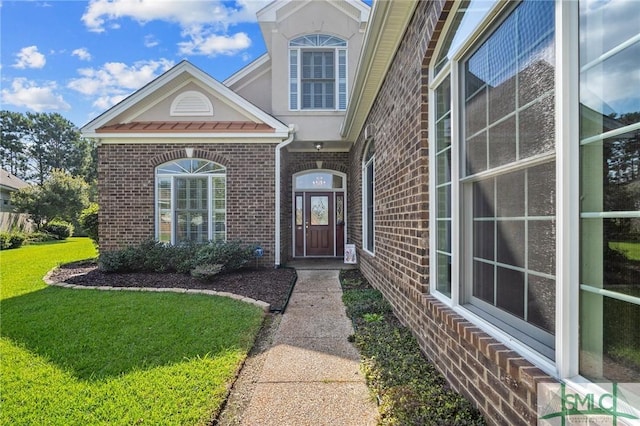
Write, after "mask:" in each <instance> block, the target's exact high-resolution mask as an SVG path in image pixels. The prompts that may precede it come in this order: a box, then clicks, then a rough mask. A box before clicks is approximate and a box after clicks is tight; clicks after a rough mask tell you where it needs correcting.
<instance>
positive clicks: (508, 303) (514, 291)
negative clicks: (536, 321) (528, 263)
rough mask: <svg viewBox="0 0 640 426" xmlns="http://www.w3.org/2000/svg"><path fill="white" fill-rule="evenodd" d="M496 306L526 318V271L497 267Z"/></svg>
mask: <svg viewBox="0 0 640 426" xmlns="http://www.w3.org/2000/svg"><path fill="white" fill-rule="evenodd" d="M496 273H497V277H496V306H497V307H498V308H501V309H504V310H505V311H507V312H510V313H511V314H513V315H515V316H517V317H519V318H524V293H525V292H524V273H523V272H520V271H515V270H513V269H507V268H501V267H497V268H496Z"/></svg>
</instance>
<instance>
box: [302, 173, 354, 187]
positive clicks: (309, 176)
mask: <svg viewBox="0 0 640 426" xmlns="http://www.w3.org/2000/svg"><path fill="white" fill-rule="evenodd" d="M295 186H296V189H298V190H304V189H342V188H344V178H343V177H342V176H340V175H337V174H334V173H332V172H327V171H313V172H309V173H304V174H300V175H297V176H296V177H295Z"/></svg>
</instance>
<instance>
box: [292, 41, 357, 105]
mask: <svg viewBox="0 0 640 426" xmlns="http://www.w3.org/2000/svg"><path fill="white" fill-rule="evenodd" d="M336 64H337V65H336ZM336 68H337V71H336ZM336 100H337V101H336ZM289 109H291V110H301V109H315V110H340V111H343V110H346V109H347V42H346V41H345V40H342V39H341V38H338V37H335V36H331V35H326V34H310V35H304V36H301V37H297V38H295V39H293V40H290V41H289Z"/></svg>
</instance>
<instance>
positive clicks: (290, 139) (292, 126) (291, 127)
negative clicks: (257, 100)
mask: <svg viewBox="0 0 640 426" xmlns="http://www.w3.org/2000/svg"><path fill="white" fill-rule="evenodd" d="M295 132H296V130H295V124H290V125H289V137H288V138H287V139H285V140H283V141H282V142H280V143H279V144H278V146H276V264H275V267H276V268H277V267H279V266H280V164H281V163H282V159H281V155H280V150H281V149H282V148H284V147H285V146H287V145H289V144H290V143H291V142H293V138H294V136H295Z"/></svg>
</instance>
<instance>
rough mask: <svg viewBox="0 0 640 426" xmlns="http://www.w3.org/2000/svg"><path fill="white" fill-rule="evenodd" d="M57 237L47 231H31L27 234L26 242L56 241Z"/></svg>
mask: <svg viewBox="0 0 640 426" xmlns="http://www.w3.org/2000/svg"><path fill="white" fill-rule="evenodd" d="M57 239H58V237H56V236H55V235H53V234H50V233H48V232H44V231H40V232H32V233H30V234H27V244H31V243H45V242H47V241H56V240H57Z"/></svg>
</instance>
